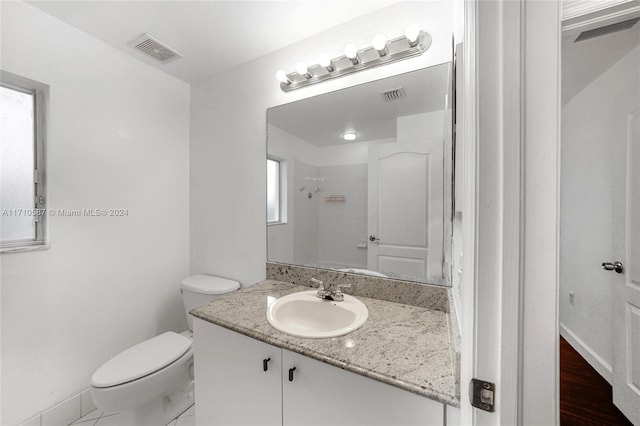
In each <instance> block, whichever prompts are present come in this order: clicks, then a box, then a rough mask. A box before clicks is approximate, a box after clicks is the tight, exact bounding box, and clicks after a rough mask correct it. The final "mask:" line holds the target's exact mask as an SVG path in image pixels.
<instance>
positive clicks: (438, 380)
mask: <svg viewBox="0 0 640 426" xmlns="http://www.w3.org/2000/svg"><path fill="white" fill-rule="evenodd" d="M308 290H309V287H306V286H298V285H294V284H289V283H285V282H281V281H273V280H265V281H262V282H260V283H258V284H256V285H254V286H251V287H247V288H243V289H241V290H239V291H237V292H235V293H232V294H230V295H226V296H223V297H221V298H219V299H216V300H214V301H213V302H211V303H209V304H207V305H204V306H200V307H199V308H196V309H194V310H192V311H191V314H192V315H193V316H195V317H197V318H200V319H203V320H205V321H209V322H211V323H213V324H217V325H220V326H222V327H225V328H228V329H230V330H234V331H236V332H238V333H241V334H244V335H246V336H249V337H252V338H254V339H257V340H260V341H263V342H265V343H269V344H271V345H274V346H278V347H281V348H284V349H287V350H290V351H292V352H297V353H299V354H302V355H306V356H308V357H310V358H313V359H317V360H319V361H323V362H326V363H327V364H331V365H334V366H336V367H340V368H343V369H345V370H348V371H352V372H354V373H357V374H361V375H363V376H366V377H369V378H372V379H374V380H378V381H380V382H383V383H387V384H390V385H392V386H396V387H398V388H401V389H404V390H407V391H409V392H413V393H416V394H418V395H422V396H425V397H427V398H430V399H434V400H437V401H440V402H442V403H445V404H448V405H452V406H455V407H458V406H459V400H460V397H459V386H458V384H457V380H456V371H457V369H456V366H455V362H456V355H455V351H454V347H453V344H452V342H451V333H450V328H451V326H452V325H451V323H450V319H449V313H448V312H443V311H441V310H435V309H429V308H423V307H418V306H411V305H406V304H400V303H394V302H389V301H386V300H379V299H372V298H368V297H363V296H357V297H358V299H359V300H360V301H362V302H363V303H364V304H365V305H366V306H367V308H368V309H369V318H368V320H367V322H365V324H364V325H363V326H362V327H361V328H359V329H358V330H356V331H354V332H352V333H350V334H347V335H346V336H341V337H334V338H329V339H305V338H299V337H293V336H289V335H287V334H284V333H281V332H279V331H277V330H275V329H274V328H273V327H271V325H269V323H268V322H267V318H266V311H267V306H268V304H269V303H270V302H272V301H273V300H275V299H277V298H279V297H282V296H285V295H287V294H290V293H295V292H299V291H308Z"/></svg>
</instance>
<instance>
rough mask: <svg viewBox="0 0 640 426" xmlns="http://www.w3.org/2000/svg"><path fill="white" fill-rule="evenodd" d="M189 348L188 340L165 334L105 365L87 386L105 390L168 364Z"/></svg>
mask: <svg viewBox="0 0 640 426" xmlns="http://www.w3.org/2000/svg"><path fill="white" fill-rule="evenodd" d="M190 347H191V340H190V339H188V338H186V337H184V336H182V335H180V334H177V333H174V332H172V331H168V332H166V333H164V334H161V335H159V336H156V337H154V338H151V339H149V340H145V341H144V342H142V343H138V344H137V345H135V346H132V347H130V348H129V349H127V350H125V351H123V352H121V353H119V354H118V355H116V356H114V357H113V358H111V359H110V360H109V361H107V362H105V363H104V364H103V365H102V366H101V367H100V368H98V369H97V370H96V371H95V372H94V373H93V376H91V384H92V385H93V386H95V387H97V388H106V387H110V386H116V385H120V384H122V383H127V382H130V381H132V380H136V379H139V378H140V377H144V376H147V375H149V374H151V373H154V372H156V371H158V370H160V369H162V368H164V367H165V366H167V365H169V364H171V363H172V362H174V361H175V360H177V359H178V358H180V357H181V356H182V355H184V354H185V353H186V352H187V351H188V350H189V348H190Z"/></svg>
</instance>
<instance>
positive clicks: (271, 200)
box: [267, 158, 282, 223]
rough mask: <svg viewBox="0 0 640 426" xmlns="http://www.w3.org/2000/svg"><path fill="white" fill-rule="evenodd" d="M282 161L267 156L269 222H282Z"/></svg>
mask: <svg viewBox="0 0 640 426" xmlns="http://www.w3.org/2000/svg"><path fill="white" fill-rule="evenodd" d="M280 181H281V179H280V161H278V160H272V159H270V158H267V223H281V222H282V220H281V215H280V206H281V191H280V188H281V186H280Z"/></svg>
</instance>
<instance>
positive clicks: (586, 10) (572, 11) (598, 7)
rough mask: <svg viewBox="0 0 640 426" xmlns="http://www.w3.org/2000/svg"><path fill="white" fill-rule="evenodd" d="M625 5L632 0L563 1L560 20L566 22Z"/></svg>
mask: <svg viewBox="0 0 640 426" xmlns="http://www.w3.org/2000/svg"><path fill="white" fill-rule="evenodd" d="M625 3H633V0H564V1H563V2H562V20H563V21H566V20H569V19H573V18H577V17H579V16H584V15H588V14H590V13H595V12H600V11H602V10H604V9H608V8H610V7H614V6H619V5H621V4H625Z"/></svg>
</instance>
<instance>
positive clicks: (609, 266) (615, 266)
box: [602, 260, 624, 274]
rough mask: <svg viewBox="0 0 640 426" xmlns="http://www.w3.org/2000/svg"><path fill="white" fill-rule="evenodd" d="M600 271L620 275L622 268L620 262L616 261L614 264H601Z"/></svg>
mask: <svg viewBox="0 0 640 426" xmlns="http://www.w3.org/2000/svg"><path fill="white" fill-rule="evenodd" d="M602 269H604V270H605V271H616V272H617V273H619V274H621V273H622V272H623V271H624V266H623V265H622V262H620V261H619V260H616V261H615V262H603V263H602Z"/></svg>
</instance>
